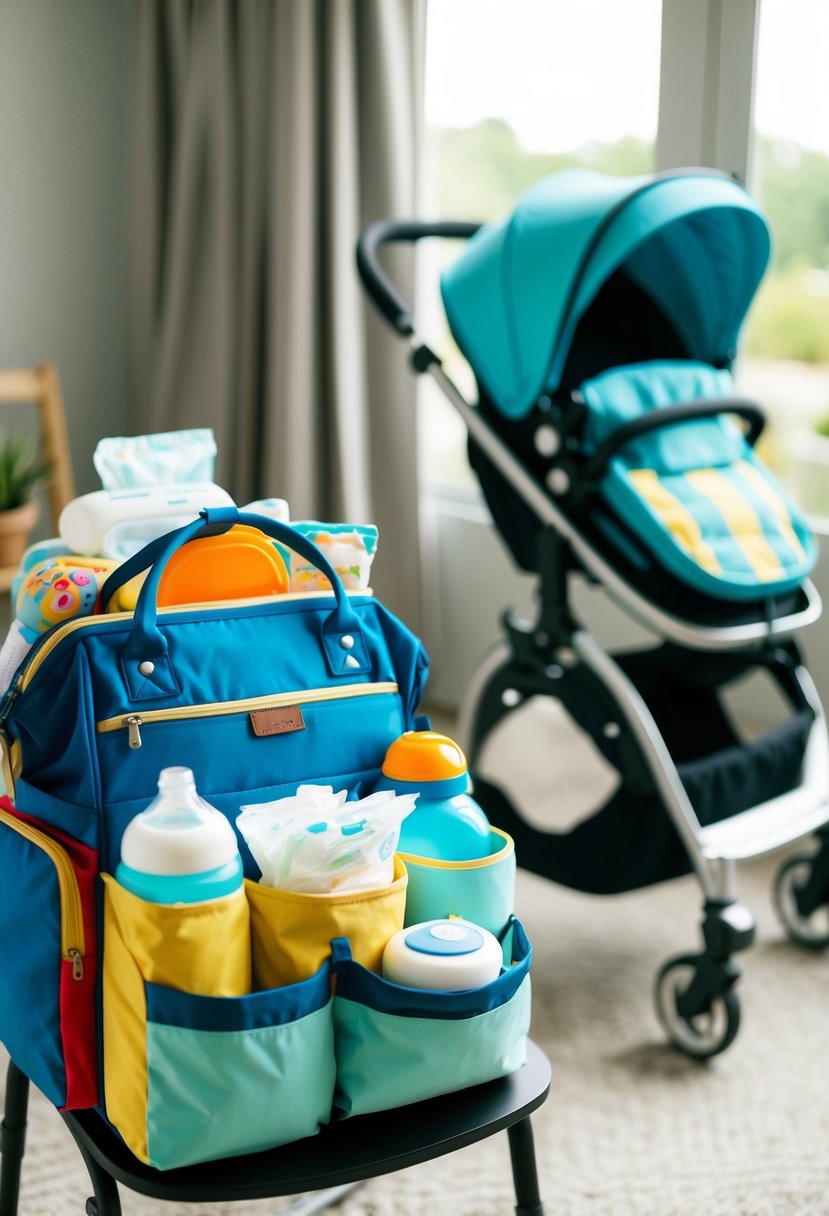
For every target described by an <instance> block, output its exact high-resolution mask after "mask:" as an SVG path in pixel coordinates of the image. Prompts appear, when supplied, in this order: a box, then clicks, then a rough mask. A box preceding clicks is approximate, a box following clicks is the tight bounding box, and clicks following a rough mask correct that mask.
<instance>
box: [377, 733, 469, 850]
mask: <svg viewBox="0 0 829 1216" xmlns="http://www.w3.org/2000/svg"><path fill="white" fill-rule="evenodd" d="M376 788H377V789H378V790H395V791H396V792H397V793H398V794H413V793H417V794H418V795H419V797H418V800H417V804H416V806H415V809H414V810H413V811H412V812H411V814H410V815H407V817H406V818H405V819H404V820H403V824H402V827H401V829H400V843H399V844H398V846H397V847H398V850H399V851H400V852H401V853H410V854H412V855H414V856H416V857H431V858H435V859H437V860H440V861H474V860H475V859H477V858H479V857H488V856H489V854H490V852H491V844H490V830H489V821H488V819H487V817H486V815H485V814H484V812H483V811H482V810H481V808H480V807H479V806H478V804H477V802H476V801H475V800H474V798H471V797H470V795H469V793H468V792H467V791H468V789H469V773H468V771H467V767H466V757H465V756H464V754H463V752H462V751H461V749H460V748H459V747H458V745H457V743H455V742H454V741H453V740H452V739H449V738H448V737H447V736H446V735H439V734H437V732H436V731H433V730H408V731H406V733H405V734H403V735H401V736H400V737H399V738H398V739H395V741H394V743H392V745H391V747H390V748H389V749H388V751H387V752H386V758H385V760H384V761H383V769H382V776H381V778H380V780H379V781H378V783H377V787H376Z"/></svg>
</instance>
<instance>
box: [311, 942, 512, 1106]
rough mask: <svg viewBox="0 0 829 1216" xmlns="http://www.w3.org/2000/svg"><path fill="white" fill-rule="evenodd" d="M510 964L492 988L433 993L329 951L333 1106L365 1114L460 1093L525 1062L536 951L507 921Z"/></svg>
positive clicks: (339, 946)
mask: <svg viewBox="0 0 829 1216" xmlns="http://www.w3.org/2000/svg"><path fill="white" fill-rule="evenodd" d="M511 937H512V950H511V956H510V965H509V966H508V967H507V969H506V970H505V971H504V973H503V974H502V975H501V976H499V978H498V979H497V980H494V981H493V982H492V983H491V984H486V985H485V986H484V987H482V988H474V989H469V990H467V991H464V992H431V991H426V990H423V989H419V988H404V987H401V986H400V985H398V984H391V983H389V982H388V981H387V980H384V979H382V978H381V977H380V976H379V975H375V974H373V973H372V972H370V971H366V969H365V968H363V967H361V966H360V965H359V964H358V963H355V962H354V961H353V959H352V958H351V951H350V948H349V944H348V942H347V941H344V940H342V939H340V940H338V941H335V942H334V943H333V944H332V952H333V958H334V973H335V976H336V985H335V993H336V995H335V997H334V1036H335V1049H336V1055H337V1092H336V1095H335V1098H334V1103H335V1105H336V1106H337V1107H338V1108H339V1109H340V1110H341V1111H342V1112H343V1113H344V1114H347V1115H363V1114H368V1113H370V1112H372V1111H378V1110H387V1109H391V1108H392V1107H397V1106H403V1105H406V1104H407V1103H410V1102H420V1101H422V1100H423V1099H425V1098H434V1097H437V1096H438V1095H439V1094H445V1093H450V1092H452V1091H453V1090H457V1089H465V1088H466V1087H467V1086H470V1085H479V1084H481V1083H483V1082H484V1081H492V1080H494V1079H495V1078H496V1077H501V1076H506V1074H507V1073H510V1072H515V1071H516V1069H518V1068H521V1067H522V1066H523V1065H524V1064H525V1063H526V1061H527V1055H526V1036H527V1033H528V1031H529V1028H530V1003H531V993H530V975H529V970H530V962H531V959H532V948H531V946H530V943H529V941H528V939H527V936H526V934H525V932H524V929H523V927H522V925H521V924H520V922H519V921H513V922H512V934H511Z"/></svg>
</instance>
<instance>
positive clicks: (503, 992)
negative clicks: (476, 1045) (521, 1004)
mask: <svg viewBox="0 0 829 1216" xmlns="http://www.w3.org/2000/svg"><path fill="white" fill-rule="evenodd" d="M341 941H342V939H337V942H336V943H333V944H332V945H334V946H337V945H339V943H340V942H341ZM512 952H513V956H514V958H515V962H514V963H513V965H512V966H511V967H510V968H509V970H508V971H506V972H505V973H504V974H503V975H501V976H499V977H498V979H497V980H493V981H492V983H491V984H485V985H484V986H483V987H482V988H470V989H467V990H466V991H464V992H433V991H430V990H426V989H422V988H404V987H402V986H401V985H400V984H392V983H390V982H389V981H388V980H384V979H383V978H382V977H381V976H379V975H375V974H374V972H373V971H367V970H366V969H365V967H361V966H360V964H359V963H355V962H353V961H352V960H351V959H350V958H347V959H342V960H341V961H338V959H337V957H336V956H337V954H338V953H339V951H337V950H335V952H334V953H335V962H334V974H335V975H336V977H337V983H336V992H337V996H338V997H344V998H345V999H346V1000H348V1001H355V1002H356V1003H357V1004H359V1005H367V1006H368V1007H369V1008H370V1009H374V1010H376V1011H377V1012H378V1013H393V1014H396V1015H397V1016H398V1017H411V1018H445V1019H447V1020H448V1021H457V1020H460V1019H461V1018H471V1017H477V1016H478V1015H479V1014H481V1013H488V1012H489V1010H491V1009H498V1008H499V1007H500V1006H501V1005H505V1004H506V1003H507V1001H509V1000H511V999H512V997H514V996H515V994H516V992H517V991H518V989H519V988H520V987H521V984H522V983H523V981H524V979H525V977H526V976H527V974H528V972H529V970H530V964H531V962H532V946H531V945H530V943H529V940H528V938H527V935H526V933H525V932H524V927H523V925H522V924H521V922H520V921H518V920H515V921H513V939H512Z"/></svg>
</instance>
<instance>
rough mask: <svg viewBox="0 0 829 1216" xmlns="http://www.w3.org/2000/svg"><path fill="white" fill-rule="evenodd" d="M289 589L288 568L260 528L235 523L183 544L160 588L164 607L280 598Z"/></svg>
mask: <svg viewBox="0 0 829 1216" xmlns="http://www.w3.org/2000/svg"><path fill="white" fill-rule="evenodd" d="M289 585H290V578H289V576H288V571H287V569H286V567H285V563H284V561H283V560H282V557H281V556H280V554H279V552H278V550H277V549H276V547H275V546H274V543H273V541H272V540H270V539H269V538H268V537H267V536H264V535H263V534H262V533H261V532H260V531H259V530H258V528H249V527H248V526H247V524H237V525H236V526H235V527H234V528H231V529H230V531H229V532H223V533H221V535H219V536H204V537H202V538H201V539H200V540H191V541H190V543H189V544H187V545H183V546H182V548H181V549H179V550H177V552H175V553H174V554H173V556H172V557H171V558H170V560H169V562H168V563H167V566H166V568H165V570H164V573H163V575H162V576H161V582H160V584H159V587H158V603H159V605H160V606H161V607H165V608H166V607H169V606H170V605H171V604H202V603H205V602H210V601H212V600H236V599H239V600H242V599H248V598H251V597H254V596H264V595H282V594H284V593H285V592H286V591H287V590H288V587H289Z"/></svg>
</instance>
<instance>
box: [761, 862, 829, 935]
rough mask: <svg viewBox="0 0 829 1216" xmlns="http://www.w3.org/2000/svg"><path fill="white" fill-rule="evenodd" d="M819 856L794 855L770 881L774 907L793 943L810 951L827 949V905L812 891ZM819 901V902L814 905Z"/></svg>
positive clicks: (828, 919)
mask: <svg viewBox="0 0 829 1216" xmlns="http://www.w3.org/2000/svg"><path fill="white" fill-rule="evenodd" d="M817 856H819V854H817V855H816V854H812V853H795V854H794V855H793V856H792V857H788V858H787V859H786V860H785V861H784V862H783V864H782V865H781V866H780V868H779V870H778V871H777V874H776V875H775V879H774V892H773V894H774V906H775V908H776V909H777V915H778V916H779V918H780V922H781V924H782V925H783V928H784V929H785V930H786V932H787V933H788V935H789V937H791V938H792V940H793V941H795V942H797V943H798V945H800V946H807V947H808V948H809V949H810V950H822V949H825V947H827V946H829V905H827V904H826V903H825V902H823V900H822V898H821V896H822V894H823V892H817V891H814V890H813V889H812V888H814V886H815V883H814V879H815V869H816V866H815V862H816V857H817ZM818 899H820V902H818Z"/></svg>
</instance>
